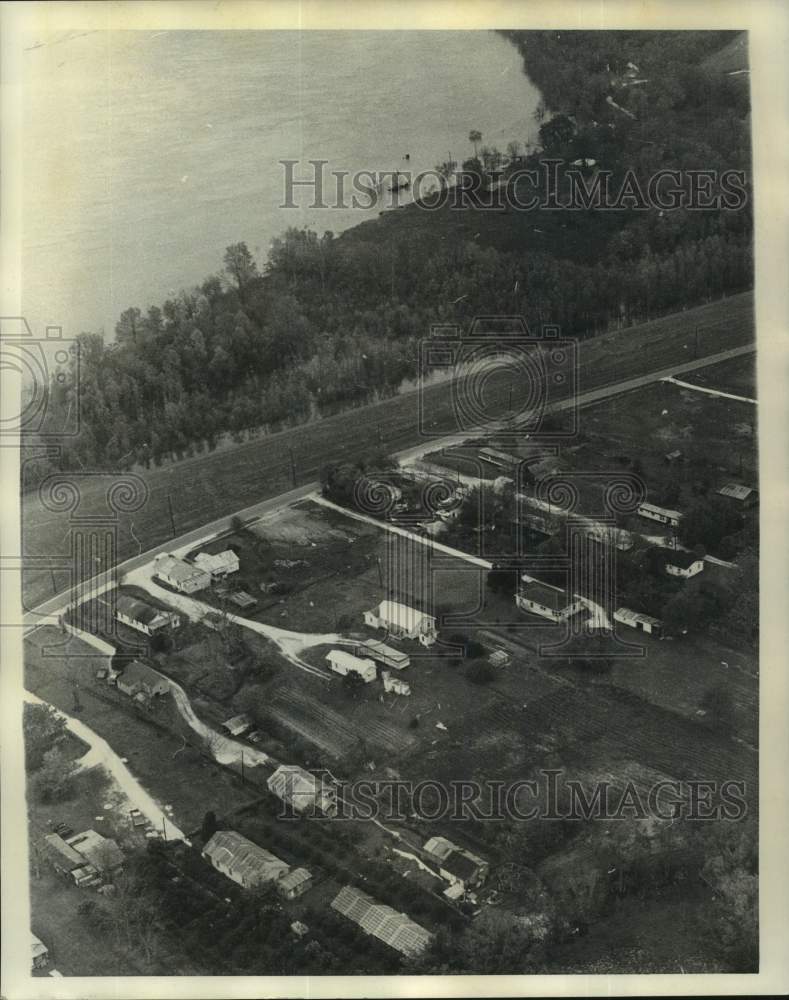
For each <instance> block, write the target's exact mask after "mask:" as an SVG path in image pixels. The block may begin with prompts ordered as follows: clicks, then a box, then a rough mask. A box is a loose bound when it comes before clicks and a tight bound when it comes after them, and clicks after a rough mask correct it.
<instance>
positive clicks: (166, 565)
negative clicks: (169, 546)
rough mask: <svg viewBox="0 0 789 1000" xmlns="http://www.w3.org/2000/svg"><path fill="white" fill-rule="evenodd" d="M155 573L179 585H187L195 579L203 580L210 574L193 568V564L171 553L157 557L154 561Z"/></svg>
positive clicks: (198, 568) (196, 567)
mask: <svg viewBox="0 0 789 1000" xmlns="http://www.w3.org/2000/svg"><path fill="white" fill-rule="evenodd" d="M154 571H155V572H156V573H161V574H163V575H164V576H169V577H171V578H172V579H173V580H175V581H176V582H178V583H187V582H188V581H189V580H194V579H195V577H200V578H202V577H207V576H208V573H206V571H205V570H204V569H201V568H200V567H199V566H193V565H192V563H188V562H186V561H185V560H183V559H177V558H176V557H175V556H173V555H170V554H169V553H168V554H167V555H161V556H157V557H156V559H155V560H154Z"/></svg>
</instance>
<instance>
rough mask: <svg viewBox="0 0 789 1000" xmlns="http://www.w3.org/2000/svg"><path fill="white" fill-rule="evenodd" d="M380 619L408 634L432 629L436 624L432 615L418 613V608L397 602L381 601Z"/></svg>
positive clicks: (422, 612) (379, 607)
mask: <svg viewBox="0 0 789 1000" xmlns="http://www.w3.org/2000/svg"><path fill="white" fill-rule="evenodd" d="M378 617H379V618H380V619H381V620H382V621H384V622H387V623H388V624H390V625H395V626H397V628H402V629H404V630H405V631H406V632H413V631H416V630H420V629H423V628H428V629H431V628H434V627H435V624H436V620H435V618H434V617H433V616H432V615H428V614H426V613H425V612H424V611H417V610H416V608H410V607H409V606H408V605H407V604H398V602H397V601H381V603H380V604H379V605H378Z"/></svg>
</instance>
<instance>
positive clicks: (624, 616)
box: [614, 608, 663, 635]
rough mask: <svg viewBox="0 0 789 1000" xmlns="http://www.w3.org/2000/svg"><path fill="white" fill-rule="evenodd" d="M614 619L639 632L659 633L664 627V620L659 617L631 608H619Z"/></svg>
mask: <svg viewBox="0 0 789 1000" xmlns="http://www.w3.org/2000/svg"><path fill="white" fill-rule="evenodd" d="M614 621H615V622H619V623H620V624H621V625H627V626H628V627H629V628H634V629H636V631H637V632H646V634H647V635H659V634H660V630H661V629H662V628H663V622H661V621H660V619H659V618H652V617H651V616H650V615H645V614H642V613H641V612H640V611H632V610H631V609H630V608H617V610H616V611H615V612H614Z"/></svg>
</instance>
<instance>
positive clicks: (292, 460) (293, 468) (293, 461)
mask: <svg viewBox="0 0 789 1000" xmlns="http://www.w3.org/2000/svg"><path fill="white" fill-rule="evenodd" d="M288 452H289V453H290V479H291V482H292V483H293V488H294V490H295V488H296V459H295V457H294V455H293V449H292V448H288Z"/></svg>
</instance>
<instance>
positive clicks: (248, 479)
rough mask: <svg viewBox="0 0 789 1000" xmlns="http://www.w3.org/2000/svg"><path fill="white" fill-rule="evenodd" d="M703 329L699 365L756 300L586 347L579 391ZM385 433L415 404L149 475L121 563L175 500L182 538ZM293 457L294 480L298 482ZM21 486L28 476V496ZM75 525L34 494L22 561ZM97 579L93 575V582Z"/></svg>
mask: <svg viewBox="0 0 789 1000" xmlns="http://www.w3.org/2000/svg"><path fill="white" fill-rule="evenodd" d="M696 329H698V331H699V348H698V351H699V354H700V355H702V356H703V355H705V354H710V353H714V352H718V351H722V350H724V349H726V348H729V347H733V346H736V345H740V344H747V343H750V342H752V341H753V338H754V327H753V296H752V294H751V293H743V294H740V295H736V296H732V297H730V298H728V299H724V300H721V301H720V302H713V303H710V304H709V305H705V306H700V307H698V308H696V309H689V310H686V311H685V312H682V313H678V314H675V315H672V316H668V317H665V318H664V319H659V320H655V321H654V322H652V323H647V324H644V325H643V326H639V327H633V328H630V329H626V330H622V331H618V332H616V333H611V334H607V335H605V336H603V337H597V338H593V339H590V340H588V341H584V342H582V343H581V345H580V347H579V354H580V361H579V365H580V377H579V382H580V385H579V390H580V391H581V392H585V391H588V390H591V389H594V388H596V387H601V386H606V385H610V384H612V383H614V382H617V381H621V380H623V379H626V378H629V377H633V376H636V375H639V374H642V373H644V372H649V371H656V370H662V369H663V368H666V367H668V366H670V365H672V364H673V363H674V364H679V363H681V362H683V361H686V360H690V359H692V358H693V355H694V352H695V341H694V330H696ZM510 384H511V377H510V374H509V372H508V371H505V372H503V373H501V376H500V377H494V378H493V379H491V380H490V382H489V384H488V386H487V393H488V398H489V399H490V400H491V403H490V406H489V410H490V415H491V417H494V416H496V415H499V416H500V415H502V414H504V413H505V412H506V411H507V410H508V408H509V405H510V404H509V391H510ZM524 391H528V387H521V386H517V385H516V386H515V387H514V392H513V405H515V406H517V405H518V403H521V402H523V399H522V396H523V392H524ZM456 392H457V387H456V386H454V385H453V384H451V383H444V384H441V385H436V386H433V387H430V388H429V389H427V390H426V391H425V392H424V394H423V404H424V409H425V411H426V413H427V414H428V415H429V416H428V418H427V419H428V424H429V426H430V430H431V433H435V434H437V435H438V434H446V433H450V432H452V431H453V430H456V429H457V424H456V419H455V416H454V414H455V408H454V399H455V394H456ZM378 425H380V432H381V445H382V446H383V447H385V448H387V449H388V450H390V451H395V450H398V449H402V448H405V447H407V446H409V445H413V444H415V443H417V442H419V441H420V440H421V439H422V434H421V433H420V429H419V406H418V404H417V397H416V396H415V395H414V394H405V395H402V396H396V397H393V398H392V399H387V400H384V401H382V402H381V403H378V404H373V405H371V406H367V407H364V408H360V409H357V410H351V411H349V412H347V413H342V414H338V415H337V416H335V417H330V418H327V419H326V420H323V421H320V422H318V423H314V424H309V425H304V426H301V427H296V428H293V429H290V430H287V431H283V432H281V433H279V434H275V435H271V436H269V437H264V438H259V439H255V440H252V441H250V442H248V443H246V444H244V445H241V446H239V447H238V448H235V449H232V450H228V451H222V452H216V453H213V454H204V455H197V456H196V457H194V458H192V459H188V460H186V461H184V462H183V463H180V464H179V465H177V466H167V467H166V468H161V469H151V470H148V471H147V472H145V473H144V475H143V478H144V480H145V482H146V485H147V488H148V499H147V502H146V503H145V504H144V506H143V507H142V509H141V510H139V511H136V512H135V513H133V514H129V513H124V512H121V513H120V514H119V516H118V542H117V554H116V557H117V559H118V560H123V559H126V558H128V557H130V556H132V555H134V554H136V553H138V552H139V551H140V550H141V549H142V550H147V549H149V548H152V547H154V546H156V545H157V544H162V543H164V542H165V541H166V540H167V539H168V538H169V537H171V535H172V526H171V520H170V511H169V507H168V498H169V502H171V503H172V508H173V513H174V527H175V533H176V534H181V533H185V532H187V531H189V530H190V529H194V528H196V527H198V526H199V525H201V524H205V523H207V522H209V521H211V520H213V519H216V518H218V517H221V516H227V515H230V514H232V513H233V512H234V511H236V510H238V509H240V508H242V507H245V506H248V505H251V504H253V503H255V502H258V501H261V500H263V499H265V498H266V497H273V496H277V495H279V494H280V493H283V492H284V491H286V490H288V489H290V488H291V487H292V486H294V485H297V484H301V483H309V482H311V481H313V480H315V479H316V478H317V475H318V472H319V470H320V468H321V467H322V466H323V465H324V464H325V463H328V462H331V461H336V460H338V459H342V458H343V457H353V456H355V455H357V454H359V453H360V452H362V451H364V450H366V449H369V448H370V446H371V441H372V440H375V436H374V435H373V434H371V428H375V427H376V426H378ZM291 453H292V454H293V457H294V460H295V477H294V476H292V474H291ZM24 476H25V472H24V468H23V473H22V482H23V487H24V481H25V480H24ZM108 477H109V478H108ZM108 477H106V476H101V475H99V476H88V477H80V475H79V474H76V473H75V474H72V477H71V478H73V479H74V480H75V481H76V482H77V484H78V488H79V496H80V506H79V514H80V516H83V515H86V514H89V513H94V514H98V513H101V514H104V513H106V493H107V486H108V482H111V481H112V480H113V477H112V475H111V474H108ZM69 517H70V515H69V513H68V512H67V511H63V512H53V511H51V510H48V509H46V508H45V507H44V505H43V503H42V501H41V498H40V497H39V496H38V493H37V492H34V493H30V494H28V495H26V496H25V501H24V504H23V514H22V527H23V552H24V554H25V556H27V557H32V556H37V555H38V556H45V557H47V558H55V557H58V556H62V557H64V558H65V559H66V560H67V561H68V559H69V539H68V535H69V528H70V522H69ZM93 569H94V567H90V569H89V570H86V572H92V571H93ZM68 584H69V580H68V578H67V576H66V575H65V574H64V573H63V572H57V573H56V579H55V586H56V587H57V588H58V589H59V590H63V589H65V588H66V587H67V586H68ZM23 586H24V593H25V600H26V604H27V606H28V607H30V608H32V607H35V606H36V605H37V604H38V603H40V602H41V601H43V600H45V599H46V598H47V597H49V596H52V593H53V586H52V580H51V578H50V573H49V571H48V570H42V569H40V568H35V567H34V566H29V567H28V568H27V569H26V570H25V572H24V576H23Z"/></svg>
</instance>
